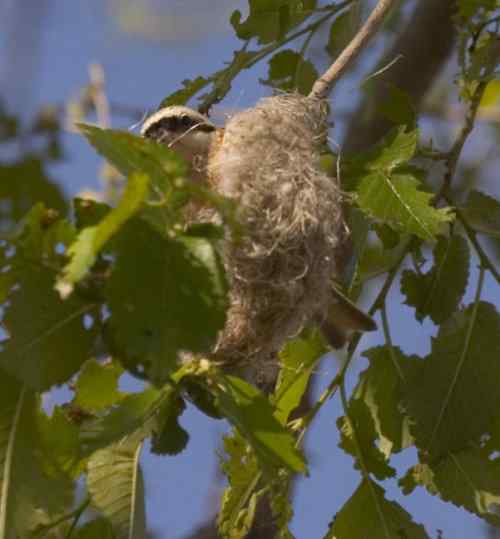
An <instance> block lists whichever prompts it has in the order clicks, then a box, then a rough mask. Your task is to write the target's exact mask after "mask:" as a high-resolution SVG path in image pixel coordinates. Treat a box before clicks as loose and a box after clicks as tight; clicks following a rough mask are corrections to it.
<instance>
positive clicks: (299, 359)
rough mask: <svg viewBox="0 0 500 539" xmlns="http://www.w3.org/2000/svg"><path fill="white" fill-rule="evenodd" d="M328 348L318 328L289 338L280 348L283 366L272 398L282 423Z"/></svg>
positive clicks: (302, 393)
mask: <svg viewBox="0 0 500 539" xmlns="http://www.w3.org/2000/svg"><path fill="white" fill-rule="evenodd" d="M326 352H327V349H326V348H325V346H324V344H323V342H322V341H321V338H320V336H319V335H318V333H316V332H315V333H309V334H308V335H307V334H304V335H303V336H301V337H297V338H296V339H294V340H292V341H289V342H287V343H286V344H285V347H284V348H283V350H282V351H281V352H280V356H279V357H280V363H281V370H280V374H279V377H278V383H277V384H276V390H275V392H274V397H273V401H274V404H275V406H276V412H275V414H274V415H275V416H276V418H277V419H278V420H279V421H280V423H282V424H283V425H285V424H286V422H287V420H288V418H289V416H290V413H291V412H293V410H295V408H297V406H299V404H300V402H301V400H302V396H303V395H304V391H305V390H306V388H307V385H308V383H309V378H310V376H311V374H312V372H313V369H314V367H315V365H316V364H317V362H318V360H319V359H320V357H321V356H322V355H323V354H325V353H326Z"/></svg>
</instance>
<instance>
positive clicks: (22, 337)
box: [0, 206, 97, 391]
mask: <svg viewBox="0 0 500 539" xmlns="http://www.w3.org/2000/svg"><path fill="white" fill-rule="evenodd" d="M73 237H74V231H73V230H72V228H71V227H70V226H69V225H68V224H67V223H66V222H65V221H62V220H58V219H57V217H55V220H53V218H52V214H50V213H48V212H47V211H46V210H44V209H43V207H41V206H36V207H35V208H34V209H33V210H32V211H31V212H30V214H29V216H28V217H27V219H26V223H25V227H24V229H23V232H22V234H21V236H20V237H19V238H18V239H17V240H16V242H15V244H14V246H15V250H16V252H15V255H14V256H13V257H12V258H11V259H10V271H9V275H10V279H11V282H10V285H15V286H13V288H12V289H11V291H10V295H9V298H8V299H9V303H8V305H7V307H6V308H5V313H4V318H3V324H4V327H5V328H7V331H8V335H9V338H7V339H5V340H4V341H2V343H1V352H0V365H1V366H2V367H3V368H4V369H5V370H6V371H8V372H9V373H11V374H12V375H13V376H15V377H16V378H18V379H19V380H21V381H23V382H25V383H26V384H28V385H29V386H30V387H31V388H33V389H37V390H41V391H43V390H46V389H49V388H50V387H52V386H53V385H55V384H61V383H63V382H66V381H67V380H68V379H69V378H70V377H71V376H72V375H73V374H74V373H75V372H77V371H78V369H79V368H80V365H81V364H82V363H83V362H84V361H85V360H86V359H87V358H88V357H89V355H90V354H91V352H92V349H93V345H94V339H95V331H96V330H95V327H94V326H95V324H93V325H92V327H90V328H89V329H86V324H87V323H90V322H91V321H92V316H93V314H94V312H93V311H94V309H95V308H96V307H97V306H96V305H95V304H93V303H90V302H88V301H86V300H84V299H83V298H80V297H79V296H77V295H73V296H72V297H70V298H68V299H67V300H62V299H61V298H60V296H59V294H57V292H56V291H55V290H54V284H55V277H56V272H57V270H58V269H59V267H60V264H61V263H62V260H63V255H62V254H60V252H59V248H60V247H63V249H64V247H65V245H67V244H68V243H69V241H71V239H72V238H73Z"/></svg>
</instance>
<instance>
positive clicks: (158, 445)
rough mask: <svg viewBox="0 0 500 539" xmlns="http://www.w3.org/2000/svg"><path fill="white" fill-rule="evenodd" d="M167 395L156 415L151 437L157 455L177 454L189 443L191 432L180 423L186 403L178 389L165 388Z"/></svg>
mask: <svg viewBox="0 0 500 539" xmlns="http://www.w3.org/2000/svg"><path fill="white" fill-rule="evenodd" d="M164 394H166V397H165V398H164V399H163V402H162V404H161V406H160V408H159V410H158V414H157V416H156V427H155V428H154V431H153V436H152V438H151V451H152V452H153V453H155V454H157V455H177V454H178V453H180V452H181V451H182V450H183V449H184V448H185V447H186V445H187V443H188V440H189V434H188V433H187V432H186V431H185V430H184V429H183V428H182V427H181V426H180V425H179V417H180V416H181V415H182V413H183V412H184V410H185V408H186V405H185V404H184V401H183V400H182V398H181V397H180V396H179V394H178V393H177V391H175V390H173V389H171V390H170V391H168V390H164Z"/></svg>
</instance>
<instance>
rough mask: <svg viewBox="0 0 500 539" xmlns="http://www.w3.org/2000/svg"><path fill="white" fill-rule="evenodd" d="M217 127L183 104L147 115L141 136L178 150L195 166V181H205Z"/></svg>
mask: <svg viewBox="0 0 500 539" xmlns="http://www.w3.org/2000/svg"><path fill="white" fill-rule="evenodd" d="M216 132H217V127H216V126H215V125H214V124H213V123H212V122H210V120H209V119H208V118H207V117H206V116H204V115H203V114H200V113H199V112H197V111H195V110H193V109H190V108H189V107H183V106H171V107H165V108H163V109H160V110H159V111H157V112H155V113H154V114H152V115H151V116H150V117H149V118H147V119H146V120H145V122H144V124H143V125H142V128H141V135H142V136H144V137H146V138H149V139H152V140H155V141H156V142H159V143H160V144H163V145H165V146H166V147H168V148H171V149H172V150H174V151H176V152H178V153H179V154H180V155H182V156H183V157H184V159H186V160H187V161H188V162H189V163H190V164H191V168H192V175H193V179H194V180H198V181H199V180H204V178H205V175H206V166H207V162H208V156H209V152H210V147H211V145H212V142H213V140H214V137H215V135H216Z"/></svg>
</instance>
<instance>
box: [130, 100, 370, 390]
mask: <svg viewBox="0 0 500 539" xmlns="http://www.w3.org/2000/svg"><path fill="white" fill-rule="evenodd" d="M325 111H326V107H325V106H324V102H322V101H320V100H318V99H312V98H306V97H303V96H299V95H295V94H289V95H281V96H276V97H270V98H264V99H262V100H261V101H260V102H259V103H258V104H257V106H256V107H254V108H252V109H248V110H245V111H242V112H240V113H237V114H235V115H234V116H233V117H231V118H230V119H229V121H228V122H227V124H226V127H225V129H223V128H220V127H217V126H216V125H214V124H213V123H212V122H210V120H209V119H208V118H207V117H206V116H204V115H203V114H200V113H199V112H197V111H194V110H192V109H190V108H188V107H184V106H170V107H166V108H163V109H160V110H159V111H158V112H156V113H154V114H153V115H152V116H150V117H149V118H147V119H146V121H145V122H144V124H143V126H142V129H141V134H142V135H143V136H144V137H146V138H149V139H152V140H155V141H157V142H159V143H160V144H163V145H165V146H166V147H168V148H171V149H172V150H174V151H176V152H178V153H179V154H180V155H182V156H183V157H184V158H185V159H186V160H187V161H188V162H189V163H190V165H191V170H192V180H193V181H195V182H202V183H204V184H205V185H207V186H209V187H210V188H212V189H213V190H214V191H215V192H217V193H219V194H221V195H224V196H226V197H229V198H233V199H235V200H236V202H237V204H238V207H239V212H240V217H241V220H242V221H243V225H244V230H245V232H246V237H245V238H244V240H243V242H240V243H235V242H232V241H231V240H230V239H228V240H227V241H226V242H225V244H224V245H223V247H222V255H223V259H224V264H225V267H226V272H227V273H228V277H229V283H230V307H229V311H228V319H227V322H226V327H225V329H224V331H223V332H222V335H221V336H220V338H219V342H218V344H217V346H216V348H215V350H214V356H215V357H216V358H218V359H221V361H223V362H236V363H238V362H241V361H243V362H247V363H248V364H252V365H253V371H254V375H253V379H255V378H259V376H260V378H262V376H261V375H262V372H264V371H266V370H267V371H270V373H269V372H268V374H267V375H264V376H263V377H264V378H266V379H268V380H269V379H273V377H274V376H275V374H276V368H277V367H276V364H277V362H276V361H275V358H276V354H277V353H278V352H279V350H280V349H281V347H282V346H283V344H284V342H285V341H286V339H288V338H290V337H293V336H294V335H296V334H297V333H298V332H299V331H300V330H301V329H302V328H303V327H304V326H305V325H307V324H309V323H311V322H312V323H315V324H317V325H318V326H319V328H320V329H321V330H322V332H323V334H324V336H325V338H326V339H327V341H328V342H329V343H330V344H331V345H332V347H334V348H340V347H342V346H343V345H344V344H345V342H346V340H347V339H348V337H349V336H350V334H351V333H352V332H353V331H372V330H374V329H376V325H375V322H374V321H373V320H372V318H370V317H369V316H368V315H366V314H365V313H363V312H362V311H360V310H359V309H358V308H357V307H356V306H355V305H354V304H353V303H352V302H350V301H349V300H348V299H347V298H346V297H345V296H344V295H342V294H341V293H340V291H339V290H337V288H336V287H335V286H334V285H333V281H334V279H335V278H336V277H338V276H340V275H341V273H342V270H343V267H344V266H345V264H346V263H347V259H346V258H348V257H349V256H348V254H347V253H348V252H349V248H348V245H349V234H348V231H347V227H346V225H345V222H344V219H343V216H342V193H341V191H340V189H339V187H338V185H337V183H336V181H335V179H334V178H331V177H329V176H328V175H327V174H325V173H324V172H323V171H322V170H321V169H320V167H319V155H320V148H321V144H322V143H323V142H324V140H325V137H326V130H327V124H326V112H325ZM200 215H203V216H206V212H204V213H202V214H201V213H200ZM190 218H191V216H190ZM194 219H195V220H196V215H195V216H194ZM269 365H274V368H272V367H269ZM268 367H269V368H268ZM255 373H257V375H255Z"/></svg>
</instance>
